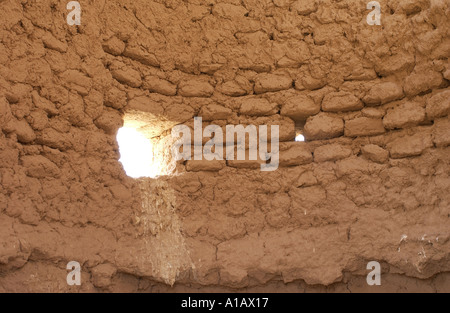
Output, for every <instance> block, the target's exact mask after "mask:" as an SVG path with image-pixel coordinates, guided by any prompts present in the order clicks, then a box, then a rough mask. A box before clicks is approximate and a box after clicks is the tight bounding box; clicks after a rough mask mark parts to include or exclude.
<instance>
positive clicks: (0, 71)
mask: <svg viewBox="0 0 450 313" xmlns="http://www.w3.org/2000/svg"><path fill="white" fill-rule="evenodd" d="M80 3H81V6H82V25H81V26H68V25H67V24H66V21H65V14H67V10H66V8H65V6H66V3H65V2H64V1H55V0H43V1H15V0H3V1H0V7H1V10H0V38H1V41H0V182H1V184H0V239H1V244H0V291H8V292H12V291H45V292H49V291H50V292H55V291H56V292H60V291H73V292H76V291H84V292H86V291H153V292H158V291H161V292H167V291H283V290H284V291H289V292H300V291H324V292H325V291H329V292H333V291H334V292H339V291H343V292H348V291H350V292H352V291H430V292H436V291H439V292H443V291H447V292H449V288H450V262H449V258H450V232H449V230H450V194H449V192H448V190H449V189H450V177H449V175H450V157H449V155H450V154H449V152H450V150H449V149H450V148H449V145H450V137H449V134H450V122H449V118H448V113H449V102H448V101H449V96H448V94H449V92H450V91H449V78H450V75H449V72H450V66H449V62H448V57H449V54H450V50H449V44H450V39H449V33H448V32H449V29H450V27H449V26H450V25H449V22H448V16H449V14H450V11H449V4H448V1H442V0H423V1H410V0H389V1H387V0H385V1H380V3H381V5H382V25H381V26H369V25H367V23H366V16H367V14H368V13H369V11H367V10H366V5H367V1H360V0H356V1H355V0H342V1H334V0H317V1H303V0H300V1H293V0H273V1H270V0H263V1H261V0H243V1H237V0H226V1H222V0H188V1H173V0H155V1H144V0H133V1H131V0H110V1H105V0H99V1H83V0H82V1H80ZM194 116H203V117H204V119H205V121H208V122H210V123H211V124H217V125H219V126H221V127H224V126H225V125H226V124H232V125H235V124H240V123H241V124H244V125H250V124H252V125H272V124H276V125H280V140H281V141H282V143H281V145H280V150H281V152H280V166H281V167H280V169H278V170H277V171H275V172H270V173H262V172H260V170H259V161H248V162H241V161H205V160H203V161H189V162H178V164H176V167H175V166H174V168H173V169H172V168H170V170H167V172H168V173H167V174H170V175H167V176H163V177H160V178H158V179H150V178H143V179H140V180H134V179H131V178H129V177H127V176H126V174H125V172H124V170H123V168H122V165H121V164H120V163H119V161H118V160H119V152H118V146H117V142H116V138H115V134H116V132H117V130H118V129H119V128H120V127H121V126H122V125H123V123H124V120H125V123H135V124H134V125H135V126H136V125H137V126H138V127H141V129H142V130H143V131H144V132H145V133H146V134H147V135H148V136H149V137H152V138H153V140H154V141H155V145H156V144H157V145H158V147H159V149H160V151H159V153H161V154H162V155H164V151H167V149H168V148H167V147H168V145H170V142H169V141H168V140H167V136H168V134H169V133H170V130H171V128H172V127H173V126H175V125H177V124H180V123H186V125H188V126H191V127H192V121H193V117H194ZM305 123H306V124H305ZM296 124H297V125H303V124H304V125H305V126H304V127H302V129H301V132H302V133H303V134H304V135H305V137H306V140H307V142H306V143H295V142H294V137H295V135H296V130H295V125H296ZM166 157H167V156H166ZM69 261H77V262H79V263H80V264H81V265H82V285H81V286H80V287H69V286H67V284H66V281H65V280H66V275H67V271H66V269H65V266H66V264H67V263H68V262H69ZM369 261H379V262H380V263H381V264H382V279H383V280H382V286H381V287H369V286H367V284H366V283H365V275H367V273H368V271H367V270H366V265H367V263H368V262H369ZM171 286H173V287H171Z"/></svg>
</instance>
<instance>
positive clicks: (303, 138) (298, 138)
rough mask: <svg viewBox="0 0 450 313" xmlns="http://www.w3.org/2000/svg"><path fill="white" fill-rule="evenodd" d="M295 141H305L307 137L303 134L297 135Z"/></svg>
mask: <svg viewBox="0 0 450 313" xmlns="http://www.w3.org/2000/svg"><path fill="white" fill-rule="evenodd" d="M295 141H297V142H301V141H305V137H304V136H303V135H301V134H300V135H297V137H295Z"/></svg>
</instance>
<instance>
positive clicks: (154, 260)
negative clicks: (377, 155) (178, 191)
mask: <svg viewBox="0 0 450 313" xmlns="http://www.w3.org/2000/svg"><path fill="white" fill-rule="evenodd" d="M138 184H139V187H140V191H141V201H142V215H141V216H140V217H139V219H140V223H141V225H142V226H143V230H144V233H143V234H144V237H143V238H144V242H145V248H146V251H148V254H147V257H149V258H150V263H151V264H152V271H153V276H154V277H155V278H161V279H162V280H164V282H166V283H167V284H170V285H173V284H174V283H175V280H176V279H177V277H178V275H179V274H180V273H182V272H183V271H187V270H189V269H191V268H193V267H194V265H193V263H192V261H191V258H190V255H189V251H188V249H187V246H186V243H185V240H184V237H183V235H182V234H181V223H180V220H179V218H178V216H177V214H176V212H175V204H176V197H175V193H174V191H173V189H171V188H170V187H169V186H168V184H167V182H165V181H162V180H153V179H147V178H142V179H139V180H138Z"/></svg>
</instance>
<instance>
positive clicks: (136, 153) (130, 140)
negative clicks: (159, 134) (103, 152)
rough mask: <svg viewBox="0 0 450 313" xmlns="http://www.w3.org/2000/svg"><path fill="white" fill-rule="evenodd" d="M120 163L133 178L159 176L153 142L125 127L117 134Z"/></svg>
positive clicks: (134, 130)
mask: <svg viewBox="0 0 450 313" xmlns="http://www.w3.org/2000/svg"><path fill="white" fill-rule="evenodd" d="M117 142H118V143H119V151H120V160H119V161H120V162H121V163H122V164H123V167H124V169H125V172H126V173H127V175H128V176H130V177H133V178H140V177H151V178H155V177H156V176H158V173H159V169H158V166H157V164H155V162H154V157H153V151H152V150H153V149H152V148H153V147H152V143H151V141H150V140H149V139H148V138H147V137H145V136H144V135H143V134H141V133H140V132H138V131H137V130H136V129H134V128H130V127H123V128H121V129H119V132H118V133H117Z"/></svg>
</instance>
